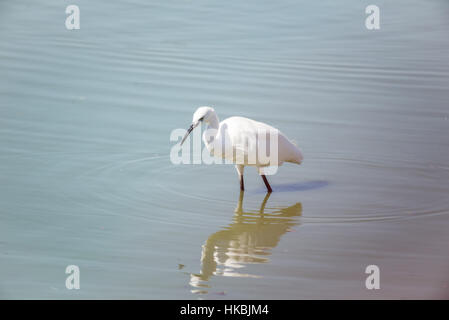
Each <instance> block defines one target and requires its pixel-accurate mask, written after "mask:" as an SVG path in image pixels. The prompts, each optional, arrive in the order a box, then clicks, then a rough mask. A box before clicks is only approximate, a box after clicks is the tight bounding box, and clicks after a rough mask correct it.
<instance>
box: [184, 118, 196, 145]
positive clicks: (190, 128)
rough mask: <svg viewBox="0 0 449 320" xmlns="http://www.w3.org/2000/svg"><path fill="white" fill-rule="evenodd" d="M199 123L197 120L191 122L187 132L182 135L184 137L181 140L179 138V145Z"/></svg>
mask: <svg viewBox="0 0 449 320" xmlns="http://www.w3.org/2000/svg"><path fill="white" fill-rule="evenodd" d="M199 123H200V122H199V121H198V122H197V123H192V125H191V126H190V127H189V129H187V132H186V134H185V135H184V138H182V140H181V146H182V144H183V143H184V141H186V139H187V137H188V136H189V134H190V132H192V131H193V129H195V128H196V127H197V126H198V124H199Z"/></svg>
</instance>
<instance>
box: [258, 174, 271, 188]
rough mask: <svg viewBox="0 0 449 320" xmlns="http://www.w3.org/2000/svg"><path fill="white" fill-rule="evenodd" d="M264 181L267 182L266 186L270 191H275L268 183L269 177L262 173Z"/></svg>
mask: <svg viewBox="0 0 449 320" xmlns="http://www.w3.org/2000/svg"><path fill="white" fill-rule="evenodd" d="M261 177H262V179H263V182H264V183H265V186H266V187H267V191H268V192H273V190H272V189H271V186H270V184H269V183H268V180H267V177H265V175H264V174H262V175H261Z"/></svg>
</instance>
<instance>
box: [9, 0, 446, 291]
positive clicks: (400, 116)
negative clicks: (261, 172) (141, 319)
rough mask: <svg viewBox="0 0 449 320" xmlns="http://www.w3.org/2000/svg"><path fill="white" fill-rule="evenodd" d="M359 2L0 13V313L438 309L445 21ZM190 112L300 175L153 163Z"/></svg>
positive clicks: (405, 7) (141, 5)
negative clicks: (236, 119)
mask: <svg viewBox="0 0 449 320" xmlns="http://www.w3.org/2000/svg"><path fill="white" fill-rule="evenodd" d="M69 4H77V5H78V6H79V8H80V10H81V29H80V30H73V31H69V30H66V29H65V25H64V23H65V18H66V14H65V8H66V6H67V5H69ZM368 4H371V3H364V2H360V1H347V2H345V3H344V4H340V3H336V2H335V1H320V2H319V3H314V2H312V1H290V0H287V1H281V2H274V1H253V0H251V1H244V2H238V1H231V2H229V1H228V2H223V1H194V2H193V1H170V2H165V1H142V0H129V1H121V2H120V3H111V2H107V1H95V3H93V2H92V1H86V0H79V1H76V2H68V1H54V0H44V1H40V2H39V4H38V3H36V2H35V1H31V0H29V1H24V0H22V1H9V2H2V3H1V4H0V39H1V41H0V179H1V184H0V256H1V257H0V261H1V262H0V279H1V281H0V297H1V298H7V299H12V298H15V299H17V298H18V299H22V298H31V299H46V298H57V299H80V298H84V299H96V298H114V299H115V298H125V299H131V298H138V299H160V298H164V299H168V298H172V299H191V298H193V299H196V298H202V299H256V298H262V299H282V298H283V299H302V298H363V299H371V298H373V299H377V298H395V299H397V298H444V297H448V292H449V288H448V285H449V276H448V273H447V271H448V270H449V269H448V267H449V259H448V254H449V248H448V243H449V233H448V232H447V230H448V228H449V197H448V193H449V162H448V160H449V134H448V133H449V107H448V105H449V90H448V89H449V63H448V57H449V42H448V41H447V34H448V31H449V19H448V17H449V15H448V14H449V6H448V4H447V2H446V1H444V0H440V1H432V2H426V3H422V1H394V3H393V2H391V1H378V2H377V3H376V4H377V5H378V6H379V7H380V9H381V29H380V30H378V31H368V30H367V29H366V28H365V25H364V20H365V17H366V15H365V13H364V11H365V7H366V6H367V5H368ZM201 105H211V106H213V107H214V108H215V109H216V111H217V113H218V116H219V117H220V118H221V119H224V118H226V117H229V116H234V115H239V116H247V117H250V118H254V119H256V120H259V121H263V122H267V123H269V124H271V125H273V126H275V127H277V128H279V129H280V130H281V131H283V132H284V133H285V134H286V135H287V136H288V137H290V138H291V139H294V140H296V141H297V142H298V144H299V145H300V146H301V148H302V150H303V152H304V155H305V161H304V164H303V165H302V166H296V165H293V164H285V165H284V166H283V167H281V168H280V170H279V172H278V174H277V175H276V176H274V177H270V178H269V179H270V182H271V184H272V187H273V189H274V192H273V194H271V195H270V196H267V195H266V194H265V188H264V185H263V182H262V180H261V179H260V178H259V177H258V176H257V173H256V170H254V169H251V168H250V169H248V170H246V172H245V179H246V180H245V185H246V188H247V190H246V191H245V193H244V194H239V185H238V179H237V175H236V173H235V169H234V168H233V167H232V166H229V165H215V166H208V165H179V166H177V165H173V164H172V163H171V162H170V158H169V153H170V148H171V147H172V146H173V144H174V143H173V142H170V141H169V137H170V133H171V131H172V130H173V129H176V128H187V127H188V125H189V124H190V121H191V117H192V113H193V111H194V110H195V109H196V107H198V106H201ZM71 264H75V265H78V266H79V267H80V270H81V289H80V290H67V289H66V287H65V279H66V276H67V275H66V274H65V268H66V266H67V265H71ZM371 264H375V265H378V266H379V268H380V270H381V289H380V290H372V291H370V290H367V289H366V288H365V278H366V276H367V275H366V274H365V268H366V266H367V265H371Z"/></svg>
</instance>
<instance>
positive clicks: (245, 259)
mask: <svg viewBox="0 0 449 320" xmlns="http://www.w3.org/2000/svg"><path fill="white" fill-rule="evenodd" d="M243 194H244V192H240V196H239V201H238V204H237V208H236V210H235V215H234V217H233V222H232V223H231V224H230V225H229V226H227V227H225V228H224V229H223V230H220V231H217V232H215V233H213V234H212V235H210V236H209V238H208V239H207V241H206V243H205V244H204V245H203V250H202V253H201V272H200V273H199V274H191V275H190V285H191V286H192V287H194V288H195V289H193V290H192V292H193V293H199V294H204V293H207V292H208V291H207V288H209V285H208V284H207V282H208V281H209V279H210V277H211V276H212V275H221V276H229V277H254V278H257V277H259V276H256V275H251V274H248V273H241V272H239V269H241V268H243V267H244V266H245V265H246V264H254V263H266V262H268V261H269V258H268V256H269V255H270V254H271V249H272V248H274V247H276V246H277V244H278V243H279V240H280V238H281V236H282V235H283V234H285V233H286V232H288V231H290V230H291V228H292V227H293V226H295V225H298V224H299V222H298V217H299V216H301V214H302V205H301V203H299V202H298V203H296V204H294V205H292V206H290V207H285V208H269V209H268V208H266V204H267V201H268V198H269V197H270V195H271V193H267V195H266V196H265V198H264V199H263V201H262V204H261V206H260V209H259V210H258V211H257V210H254V211H243Z"/></svg>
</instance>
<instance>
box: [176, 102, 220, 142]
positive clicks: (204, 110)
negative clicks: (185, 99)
mask: <svg viewBox="0 0 449 320" xmlns="http://www.w3.org/2000/svg"><path fill="white" fill-rule="evenodd" d="M215 118H216V115H215V110H214V108H211V107H199V108H198V109H196V111H195V113H194V114H193V119H192V124H191V126H190V127H189V129H187V132H186V134H185V136H184V138H182V141H181V145H182V144H183V143H184V141H185V140H186V139H187V137H188V136H189V134H190V132H192V130H193V129H195V128H196V127H198V125H199V124H200V123H201V122H202V121H204V122H205V123H210V121H211V120H213V119H215Z"/></svg>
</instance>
